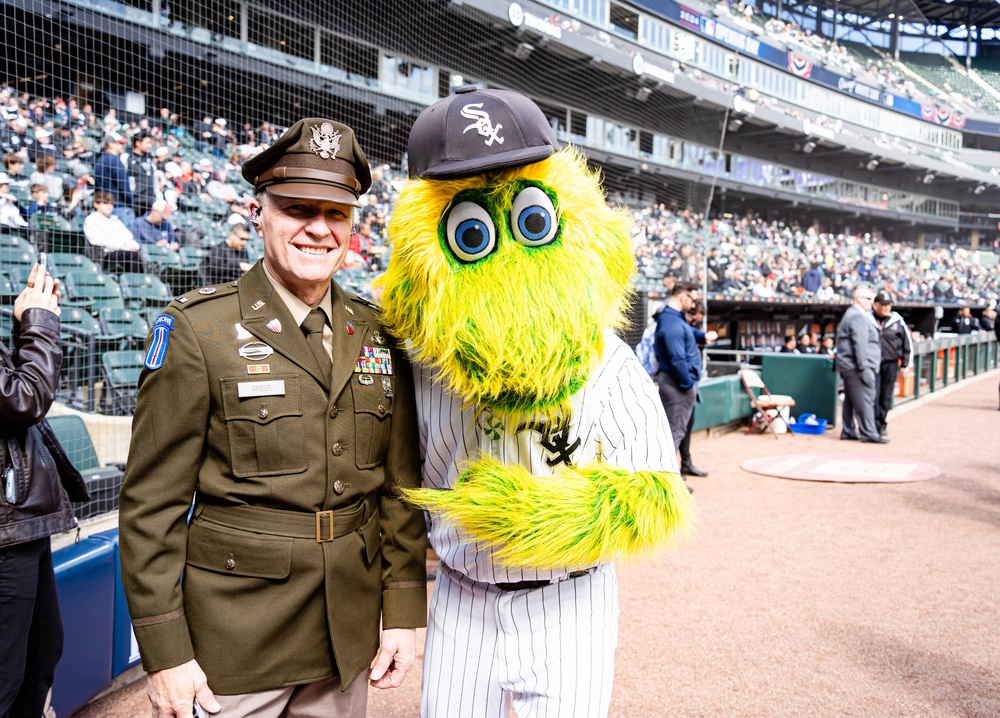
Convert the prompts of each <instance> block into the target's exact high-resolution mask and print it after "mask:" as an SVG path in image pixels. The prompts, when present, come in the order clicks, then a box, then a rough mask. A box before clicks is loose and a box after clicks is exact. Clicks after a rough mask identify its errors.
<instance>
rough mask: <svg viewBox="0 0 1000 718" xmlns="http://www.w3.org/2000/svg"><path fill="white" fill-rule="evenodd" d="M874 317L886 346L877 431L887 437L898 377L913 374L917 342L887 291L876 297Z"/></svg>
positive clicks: (876, 414) (884, 347) (876, 422)
mask: <svg viewBox="0 0 1000 718" xmlns="http://www.w3.org/2000/svg"><path fill="white" fill-rule="evenodd" d="M872 316H874V317H875V324H876V325H878V334H879V340H880V342H881V343H882V362H881V364H880V365H879V373H878V398H877V401H876V402H875V427H876V428H877V429H878V433H879V436H885V435H887V434H888V433H889V429H888V424H887V422H886V417H887V416H888V415H889V409H891V408H892V395H893V393H894V392H895V389H896V377H897V376H899V372H900V370H902V372H903V375H904V376H906V375H907V374H909V373H910V371H911V370H912V363H913V338H912V337H911V336H910V328H909V327H908V326H906V321H905V320H904V319H903V317H902V316H900V315H899V314H898V313H897V312H894V311H892V295H891V294H889V292H887V291H885V290H884V289H883V290H882V291H880V292H879V293H878V294H876V295H875V300H874V302H873V303H872Z"/></svg>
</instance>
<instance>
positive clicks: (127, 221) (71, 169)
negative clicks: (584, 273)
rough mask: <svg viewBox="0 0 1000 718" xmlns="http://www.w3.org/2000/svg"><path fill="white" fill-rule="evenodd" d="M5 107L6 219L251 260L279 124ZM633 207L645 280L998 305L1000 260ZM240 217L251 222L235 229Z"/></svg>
mask: <svg viewBox="0 0 1000 718" xmlns="http://www.w3.org/2000/svg"><path fill="white" fill-rule="evenodd" d="M0 112H2V116H3V121H4V126H3V128H2V130H0V144H2V146H3V151H4V155H3V162H4V170H5V172H4V173H2V174H0V223H3V224H4V225H6V226H7V227H9V228H13V229H18V230H23V229H24V228H25V227H27V226H29V222H30V218H31V217H32V216H33V215H35V214H38V213H43V214H55V215H58V216H61V217H62V218H63V219H65V220H76V221H78V222H79V224H80V227H81V229H82V231H83V232H84V234H85V236H86V237H87V239H88V241H90V242H91V244H92V245H94V246H97V247H101V248H102V249H103V251H104V252H105V257H106V259H107V260H108V264H115V265H116V266H119V267H120V266H122V265H123V264H124V265H126V266H127V267H128V268H129V269H132V270H136V271H139V270H142V269H143V266H142V264H141V261H140V259H139V257H138V249H139V248H140V247H141V246H142V245H143V244H156V245H160V246H166V247H169V248H170V249H178V248H179V247H184V246H201V247H214V246H220V245H223V244H225V245H226V246H227V247H229V248H230V249H232V250H233V251H234V252H236V253H237V255H238V256H234V257H230V258H229V261H228V263H227V266H229V267H230V268H232V267H244V268H245V267H246V266H247V265H248V263H249V262H250V260H251V259H252V258H251V257H248V256H246V247H245V245H246V239H245V238H244V235H246V237H248V238H249V237H250V236H252V230H251V229H250V228H249V227H248V226H247V224H246V220H247V217H248V216H249V210H248V203H249V200H250V199H251V195H250V188H249V186H247V185H246V184H245V183H243V180H242V178H240V174H239V170H240V167H241V165H242V163H243V162H244V161H245V160H246V159H248V158H249V157H252V156H253V155H254V154H255V153H257V152H259V151H260V150H261V149H262V148H263V147H264V146H266V144H267V143H268V142H271V141H273V140H274V139H276V138H277V137H278V136H280V128H276V127H273V126H271V125H269V124H267V123H264V124H262V125H260V126H259V127H256V128H255V127H253V126H252V125H250V124H249V123H247V124H244V126H243V127H242V129H240V130H238V131H233V130H230V129H229V124H230V123H229V122H227V120H226V119H225V118H219V117H217V118H213V117H211V116H207V115H206V116H204V117H203V118H202V120H200V121H198V122H195V123H194V124H195V126H194V127H193V128H187V127H185V126H184V124H183V123H182V121H181V119H180V118H179V117H178V115H177V114H175V113H173V112H171V111H170V110H169V109H168V108H163V109H161V110H160V111H159V113H158V115H157V116H155V117H152V118H139V119H137V120H133V121H131V122H123V121H122V120H121V119H120V118H119V117H118V115H117V113H116V112H115V111H114V110H110V111H109V112H108V113H107V114H106V115H105V116H104V117H103V118H102V119H98V118H97V117H96V116H95V114H94V113H93V112H92V110H91V108H90V107H79V106H78V105H77V104H76V103H75V101H73V100H68V101H63V100H59V99H56V100H53V101H49V100H46V99H42V98H36V97H31V96H28V95H25V94H19V93H17V92H15V91H14V90H12V89H11V88H9V87H0ZM31 158H34V159H31ZM29 165H31V172H30V173H29V172H28V171H27V170H26V167H28V166H29ZM372 175H373V185H372V189H371V191H370V193H369V194H368V196H367V198H365V200H364V201H365V204H364V206H363V207H362V208H361V209H360V210H359V218H358V219H359V222H358V225H357V229H356V231H355V232H354V234H353V235H352V236H351V239H350V252H349V253H348V259H347V263H346V267H347V268H348V269H355V270H360V271H362V272H363V273H364V274H366V275H369V274H371V273H377V272H379V271H380V270H382V269H384V266H385V262H386V260H387V258H388V249H387V247H386V237H385V234H386V224H387V221H388V218H389V215H390V214H391V211H392V200H393V198H394V196H395V194H396V193H397V192H398V190H399V188H400V186H401V185H402V182H403V181H404V177H405V175H404V174H403V173H401V172H400V171H398V170H394V169H392V168H391V167H390V166H389V165H381V164H380V165H376V166H375V167H374V169H373V173H372ZM19 191H20V192H19ZM26 191H27V192H28V193H29V194H26ZM201 203H215V204H216V206H221V207H222V208H223V211H222V212H221V213H219V217H220V219H219V220H218V224H219V226H218V227H217V228H216V229H217V230H218V231H215V232H206V228H205V226H204V225H199V224H197V223H195V224H192V223H190V222H187V223H184V226H179V225H176V224H175V223H174V222H172V221H171V220H172V218H180V217H181V216H183V214H184V210H188V209H191V206H201ZM631 211H632V214H633V218H634V240H635V246H636V258H637V265H638V272H639V282H640V284H641V283H642V282H643V281H646V282H647V283H649V282H652V283H653V285H654V286H652V287H651V286H645V287H642V286H641V287H640V288H646V289H649V288H657V287H658V286H659V281H660V278H661V277H662V276H663V275H664V274H669V275H671V276H673V277H676V278H677V279H680V280H684V281H694V282H697V283H698V284H699V285H700V284H702V282H705V283H706V285H707V287H708V290H709V292H710V293H716V294H732V295H747V296H754V297H758V298H760V299H767V298H773V297H812V298H816V299H819V300H831V301H833V300H836V301H844V300H845V299H846V298H847V297H849V296H850V294H851V292H852V291H853V289H854V288H855V287H856V286H857V285H858V284H859V283H868V284H871V285H875V286H878V287H883V288H885V289H887V290H888V291H890V292H892V293H893V294H894V295H895V296H896V298H897V300H898V301H934V302H944V303H948V302H967V303H970V304H989V303H990V302H995V301H996V300H997V298H998V296H1000V288H998V284H997V278H996V273H995V271H993V270H994V267H993V266H986V265H984V264H981V263H980V262H979V261H978V260H979V258H978V257H977V256H976V254H975V253H974V252H972V251H971V250H967V249H963V248H956V247H952V246H933V247H930V248H928V249H917V248H916V247H914V246H913V245H912V244H909V243H904V242H889V241H886V240H885V239H883V238H881V237H877V236H870V235H868V234H857V233H853V234H852V233H846V232H845V233H831V232H825V231H820V230H819V229H818V228H817V227H802V226H799V225H797V224H795V223H784V222H766V221H764V220H762V219H761V218H760V217H757V216H748V217H731V216H728V215H727V216H725V217H717V218H709V219H706V218H705V217H704V216H703V215H700V214H697V213H695V212H693V211H692V210H690V209H686V210H670V209H668V208H666V207H665V206H664V205H662V204H661V205H658V206H651V207H642V208H633V209H632V210H631ZM237 225H239V226H241V227H243V228H244V229H245V230H246V231H245V232H244V231H239V232H235V233H234V232H232V231H230V230H231V228H232V227H234V226H237ZM219 251H220V252H223V251H224V250H222V249H220V250H219ZM706 271H707V279H706V276H705V272H706ZM213 276H215V275H213Z"/></svg>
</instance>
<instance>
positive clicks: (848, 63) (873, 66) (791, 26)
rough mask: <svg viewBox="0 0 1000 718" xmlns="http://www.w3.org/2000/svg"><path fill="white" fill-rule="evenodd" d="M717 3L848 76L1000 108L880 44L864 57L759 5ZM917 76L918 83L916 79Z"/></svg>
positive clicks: (743, 22) (957, 105) (964, 104)
mask: <svg viewBox="0 0 1000 718" xmlns="http://www.w3.org/2000/svg"><path fill="white" fill-rule="evenodd" d="M715 7H716V9H717V11H718V12H719V13H720V14H721V15H723V16H726V17H727V18H729V19H730V20H731V21H732V22H733V23H734V24H735V25H737V26H743V27H744V28H745V29H747V30H752V29H753V25H755V24H756V25H758V26H760V27H762V29H763V32H764V33H765V34H766V35H767V36H768V38H769V39H770V40H771V41H772V42H775V43H776V44H778V45H779V46H784V47H788V48H789V49H797V50H799V51H800V52H803V53H805V54H806V55H807V56H810V57H813V58H816V59H817V60H819V61H820V62H822V63H823V64H824V65H826V66H827V67H829V68H830V69H832V70H833V71H835V72H840V73H843V74H845V75H847V76H848V77H854V78H857V79H863V80H864V81H866V82H867V83H869V84H872V85H874V86H876V87H879V88H881V89H884V90H887V91H889V92H895V93H897V94H901V95H905V96H907V97H915V98H916V99H918V100H919V99H921V98H922V97H927V98H930V99H932V100H937V101H939V102H942V103H944V105H945V106H952V107H953V109H955V110H958V111H959V112H968V111H969V110H970V109H975V110H982V111H984V112H989V113H991V114H997V113H998V112H1000V104H998V103H997V101H996V99H995V98H993V97H985V96H984V94H983V93H982V92H975V93H973V94H972V95H966V94H963V93H961V92H959V91H957V90H956V89H955V88H953V87H952V86H951V85H950V84H949V83H948V82H947V81H945V82H944V83H943V84H942V86H941V87H938V86H936V85H933V84H931V83H930V82H929V81H928V80H927V79H925V78H922V77H919V76H918V75H917V74H915V73H914V72H912V71H911V70H910V69H909V68H907V67H906V65H905V63H902V62H899V61H897V60H895V59H894V58H893V57H892V56H891V55H890V54H888V53H887V52H882V51H880V50H879V49H878V48H875V47H872V48H870V49H869V52H870V53H872V54H873V55H874V57H861V56H859V55H857V54H855V53H853V52H851V50H850V49H849V48H848V46H847V45H845V44H844V43H843V42H832V41H831V40H830V39H829V38H826V37H823V36H821V35H818V34H816V33H814V32H812V31H811V30H809V29H803V28H802V27H800V26H799V25H798V24H797V23H795V22H783V21H781V20H779V19H778V18H775V17H770V18H767V19H764V18H763V17H761V16H760V14H759V12H760V10H759V7H757V6H755V5H754V4H753V3H746V2H744V1H743V0H720V2H718V3H717V5H716V6H715ZM915 79H916V80H917V81H918V82H919V83H920V84H919V85H918V84H917V82H914V80H915Z"/></svg>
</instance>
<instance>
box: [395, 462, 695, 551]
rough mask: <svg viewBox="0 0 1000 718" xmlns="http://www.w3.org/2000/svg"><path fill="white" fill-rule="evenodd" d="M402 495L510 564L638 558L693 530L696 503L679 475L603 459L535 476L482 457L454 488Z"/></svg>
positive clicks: (424, 490) (521, 469) (413, 490)
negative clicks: (619, 466) (636, 469)
mask: <svg viewBox="0 0 1000 718" xmlns="http://www.w3.org/2000/svg"><path fill="white" fill-rule="evenodd" d="M403 498H404V499H405V500H407V501H409V502H410V503H412V504H415V505H417V506H419V507H421V508H424V509H426V510H428V511H430V512H431V513H433V514H434V515H435V516H436V517H439V518H441V519H443V520H444V521H446V522H449V523H452V524H455V525H457V526H458V527H460V528H461V529H462V530H463V531H464V532H465V533H466V534H468V536H469V537H470V538H471V539H472V540H474V541H477V542H484V543H486V544H488V545H489V546H490V547H492V548H493V549H494V550H495V551H496V556H497V558H498V559H499V560H500V561H501V562H502V563H504V564H506V565H508V566H524V567H532V568H538V569H554V568H562V567H588V566H594V565H597V564H599V563H604V562H606V561H611V560H614V559H616V558H619V557H626V556H633V555H636V554H639V553H642V552H646V551H649V550H651V549H653V548H656V547H658V546H661V545H663V544H665V543H667V542H669V541H671V540H674V539H676V538H678V537H680V536H683V535H685V534H687V533H688V531H689V530H690V528H691V525H692V523H693V512H694V511H693V510H694V502H693V500H692V498H691V496H690V494H689V493H688V490H687V487H686V486H685V485H684V483H683V481H682V480H681V478H680V476H679V475H677V474H672V473H668V472H659V471H639V472H636V473H630V472H628V471H624V470H622V469H616V468H614V467H612V466H607V465H604V464H593V465H590V466H585V467H579V468H578V467H560V468H559V469H558V470H557V471H556V473H555V474H554V475H552V476H545V477H543V476H535V475H534V474H532V473H530V472H529V471H527V470H526V469H524V468H523V467H521V466H517V465H507V464H503V463H501V462H499V461H497V460H496V459H494V458H492V457H482V458H480V459H477V460H476V461H475V462H473V463H472V464H470V465H469V467H468V468H467V469H466V471H465V472H464V473H463V474H462V476H461V478H460V480H459V482H458V484H457V485H456V486H455V488H454V489H452V490H450V491H442V490H437V489H411V490H407V491H405V492H404V493H403Z"/></svg>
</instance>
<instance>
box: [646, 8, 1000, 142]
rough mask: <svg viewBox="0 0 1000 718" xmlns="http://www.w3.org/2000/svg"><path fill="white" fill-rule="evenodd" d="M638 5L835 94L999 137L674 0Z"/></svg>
mask: <svg viewBox="0 0 1000 718" xmlns="http://www.w3.org/2000/svg"><path fill="white" fill-rule="evenodd" d="M638 4H639V5H641V6H643V7H645V8H646V9H647V10H650V11H652V12H654V13H656V14H657V15H660V16H661V17H663V18H664V19H666V20H671V21H673V22H675V23H676V24H678V25H680V26H682V27H686V28H688V29H690V30H692V31H693V32H695V33H698V34H699V35H702V36H703V37H706V38H709V39H711V40H714V41H715V42H718V43H720V44H722V45H725V46H726V47H730V48H732V49H734V50H736V51H738V52H739V53H741V54H743V55H746V56H747V57H753V58H756V59H758V60H760V61H761V62H765V63H767V64H768V65H772V66H774V67H778V68H780V69H782V70H785V71H786V72H790V73H792V74H793V75H797V76H799V77H801V78H803V79H808V80H812V81H813V82H816V83H819V84H820V85H824V86H826V87H829V88H831V89H833V90H837V91H838V92H844V93H846V94H848V95H851V96H852V97H857V98H858V99H861V100H865V101H866V102H871V103H874V104H876V105H881V106H883V107H887V108H889V109H892V110H895V111H896V112H902V113H904V114H907V115H910V116H912V117H918V118H920V119H922V120H924V121H926V122H933V123H935V124H939V125H944V126H946V127H952V128H954V129H956V130H964V131H967V132H978V133H980V134H989V135H998V134H1000V123H997V122H987V121H984V120H975V119H969V118H967V117H965V116H964V115H962V114H961V113H959V112H955V111H953V110H949V109H942V108H938V107H936V106H934V105H922V104H921V103H919V102H915V101H914V100H911V99H909V98H908V97H902V96H900V95H896V94H894V93H891V92H886V91H885V90H881V89H879V88H877V87H873V86H871V85H868V84H866V83H864V82H860V81H858V80H857V79H855V78H852V77H847V76H845V75H841V74H840V73H837V72H833V71H831V70H828V69H826V68H825V67H817V66H816V65H815V64H814V63H813V62H812V61H811V60H809V59H808V58H807V57H805V56H803V55H800V54H798V53H796V52H794V51H789V52H786V51H784V50H779V49H778V48H776V47H772V46H771V45H768V44H766V43H763V42H761V41H760V40H759V39H757V38H756V37H754V36H753V35H748V34H747V33H745V32H741V31H740V30H737V29H736V28H733V27H730V26H729V25H726V24H724V23H721V22H718V21H717V20H716V19H715V18H714V17H709V16H708V15H704V14H702V13H700V12H698V11H697V10H692V9H691V8H689V7H687V6H685V5H682V4H680V3H678V2H675V0H639V2H638Z"/></svg>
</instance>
